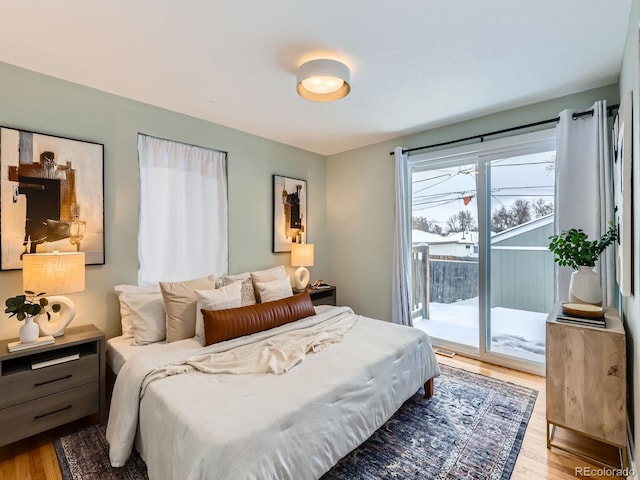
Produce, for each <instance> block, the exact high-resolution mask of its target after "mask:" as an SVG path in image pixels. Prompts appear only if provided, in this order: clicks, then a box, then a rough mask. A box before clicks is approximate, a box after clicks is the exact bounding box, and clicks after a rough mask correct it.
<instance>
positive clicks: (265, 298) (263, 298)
mask: <svg viewBox="0 0 640 480" xmlns="http://www.w3.org/2000/svg"><path fill="white" fill-rule="evenodd" d="M255 286H256V290H257V293H258V295H259V296H260V302H261V303H264V302H272V301H274V300H280V299H281V298H287V297H291V296H293V291H292V290H291V280H289V276H288V275H287V276H286V277H285V278H281V279H279V280H272V281H270V282H257V283H256V284H255Z"/></svg>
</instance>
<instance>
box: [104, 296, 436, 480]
mask: <svg viewBox="0 0 640 480" xmlns="http://www.w3.org/2000/svg"><path fill="white" fill-rule="evenodd" d="M336 316H338V317H351V316H353V312H351V310H350V309H347V308H332V309H329V310H328V311H326V312H323V313H320V314H318V315H316V316H313V317H309V318H307V319H303V320H299V321H297V322H293V323H291V324H288V325H283V326H282V327H278V328H275V329H272V330H269V331H267V332H260V333H257V334H254V335H250V336H247V337H242V338H239V339H234V340H230V341H227V342H223V343H219V344H215V345H212V346H210V347H205V348H201V347H200V348H194V347H193V344H192V343H191V342H175V343H170V344H168V345H167V348H166V349H164V348H163V349H162V350H161V351H156V352H153V353H152V354H150V355H146V354H139V355H136V356H135V357H133V358H132V359H130V360H129V361H128V362H127V363H126V364H125V365H124V367H123V368H122V370H121V371H120V373H119V374H118V377H117V381H116V384H115V387H114V392H113V398H112V403H111V411H110V415H109V423H108V426H107V440H108V441H109V444H110V458H111V463H112V465H114V466H121V465H123V464H124V463H125V462H126V460H127V458H128V457H129V455H130V453H131V450H132V447H133V443H134V439H136V432H137V448H138V450H139V451H140V453H141V455H142V457H143V459H144V460H145V461H146V463H147V467H148V472H149V478H150V479H152V480H163V479H167V480H174V479H184V480H188V479H193V480H200V479H218V480H223V479H233V480H241V479H260V480H267V479H278V480H280V479H292V480H305V479H317V478H319V477H320V476H321V475H322V474H323V473H325V472H326V471H328V470H329V469H330V468H331V467H332V466H333V465H334V464H335V463H336V462H337V461H338V460H339V459H340V458H342V457H343V456H344V455H346V454H347V453H348V452H349V451H351V450H352V449H353V448H355V447H356V446H358V445H359V444H360V443H362V442H363V441H364V440H366V439H367V438H368V437H369V436H370V435H371V434H372V433H373V432H374V431H375V430H376V429H377V428H378V427H380V426H381V425H382V424H383V423H384V422H385V421H386V420H387V419H388V418H389V417H390V416H391V415H392V414H393V413H394V412H395V411H396V410H397V409H398V408H399V407H400V405H401V404H402V403H403V402H404V401H405V400H406V399H407V398H409V397H410V396H411V395H412V394H414V393H415V391H416V390H417V389H418V388H419V387H420V386H421V385H422V384H423V383H424V382H425V381H426V380H428V379H429V378H432V377H434V376H436V375H438V374H439V369H438V364H437V362H436V360H435V357H434V355H433V351H432V349H431V344H430V342H429V339H428V337H427V336H426V334H424V333H423V332H421V331H419V330H417V329H413V328H409V327H400V326H397V325H392V324H390V323H387V322H381V321H378V320H373V319H369V318H366V317H359V319H358V321H357V322H356V323H355V324H354V325H353V327H352V328H351V329H350V331H349V332H348V333H347V334H346V335H345V336H344V338H343V339H342V341H340V342H339V343H335V344H333V345H331V346H329V347H328V348H325V349H323V350H322V351H321V352H319V353H316V354H312V355H307V356H306V357H305V358H304V359H303V361H301V363H298V364H297V366H295V368H292V369H291V370H290V371H288V372H287V373H285V374H282V375H274V374H264V373H261V374H245V375H235V374H215V375H212V374H206V373H202V372H199V371H194V372H190V373H189V372H186V373H182V374H179V375H171V376H167V377H165V378H162V379H160V380H158V381H154V382H151V383H149V384H148V386H147V388H146V390H145V393H144V395H143V396H142V398H141V399H140V398H139V397H140V392H141V386H142V384H143V382H144V380H145V377H146V376H147V374H148V373H149V372H152V371H157V369H158V368H161V367H164V366H166V365H168V364H181V363H184V362H185V360H187V359H189V358H191V357H194V356H196V355H197V356H199V357H201V356H202V355H207V354H213V353H217V352H223V351H229V350H230V349H232V348H236V347H241V346H243V345H249V344H251V343H255V342H261V341H264V340H265V339H266V338H269V337H273V336H274V335H279V334H282V333H284V332H291V331H294V330H298V329H301V328H307V327H314V326H315V325H320V324H322V323H323V322H327V321H331V319H334V321H335V319H336Z"/></svg>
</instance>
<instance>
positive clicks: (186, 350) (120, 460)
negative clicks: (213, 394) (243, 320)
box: [106, 307, 357, 467]
mask: <svg viewBox="0 0 640 480" xmlns="http://www.w3.org/2000/svg"><path fill="white" fill-rule="evenodd" d="M345 317H351V318H353V323H352V324H351V327H353V326H354V325H355V324H356V320H355V319H356V318H357V317H356V316H355V314H354V313H353V311H352V310H351V309H350V308H348V307H340V308H335V309H331V310H329V311H325V312H323V313H319V314H318V315H315V316H313V317H308V318H304V319H302V320H298V321H295V322H292V323H288V324H286V325H282V326H280V327H277V328H273V329H271V330H266V331H264V332H258V333H254V334H253V335H247V336H245V337H240V338H235V339H233V340H228V341H226V342H221V343H215V344H213V345H209V346H208V347H204V348H202V347H198V348H197V349H194V348H193V346H192V343H189V344H185V342H184V341H178V342H171V343H168V344H167V345H166V349H165V348H163V349H162V350H160V351H158V352H155V353H154V354H153V355H145V354H144V352H143V353H140V354H138V355H136V356H134V357H132V358H131V359H130V360H128V361H127V363H125V364H124V366H123V367H122V369H121V370H120V372H119V373H118V376H117V378H116V383H115V385H114V388H113V394H112V397H111V408H110V411H109V419H108V423H107V434H106V436H107V441H108V442H109V458H110V460H111V465H112V466H114V467H121V466H123V465H124V464H125V463H126V461H127V459H128V458H129V456H130V455H131V451H132V449H133V444H134V440H135V435H136V430H137V427H138V413H139V409H140V401H141V400H140V398H141V393H142V386H143V384H145V385H146V386H148V384H149V382H146V383H145V379H146V378H147V376H148V375H149V373H150V372H155V371H161V370H162V369H163V367H166V366H168V365H177V364H181V363H182V364H184V363H185V362H186V361H187V360H188V359H191V358H193V357H194V354H195V353H196V352H199V353H200V355H198V357H199V358H201V357H203V356H206V355H210V354H216V353H220V352H225V353H228V352H232V351H233V349H235V348H238V347H242V346H243V345H246V346H250V345H251V344H253V343H256V342H262V341H263V340H266V339H270V338H272V337H274V336H275V335H279V334H285V333H287V332H294V331H296V330H300V329H305V328H310V327H311V328H313V327H315V326H317V328H318V329H322V328H324V327H323V324H324V323H325V322H327V321H329V322H331V321H339V320H342V319H345ZM349 329H350V327H348V326H347V328H346V330H345V332H344V333H346V331H348V330H349ZM344 333H343V336H344ZM337 341H339V340H337ZM313 343H314V342H312V344H313ZM322 343H323V342H320V344H322ZM328 344H330V343H328ZM293 362H295V359H294V360H293ZM164 376H166V375H164Z"/></svg>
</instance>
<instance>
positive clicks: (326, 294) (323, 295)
mask: <svg viewBox="0 0 640 480" xmlns="http://www.w3.org/2000/svg"><path fill="white" fill-rule="evenodd" d="M303 291H304V290H294V293H300V292H303ZM306 291H307V292H309V296H311V301H312V302H313V304H314V305H336V287H334V286H331V287H329V288H318V289H313V288H307V289H306Z"/></svg>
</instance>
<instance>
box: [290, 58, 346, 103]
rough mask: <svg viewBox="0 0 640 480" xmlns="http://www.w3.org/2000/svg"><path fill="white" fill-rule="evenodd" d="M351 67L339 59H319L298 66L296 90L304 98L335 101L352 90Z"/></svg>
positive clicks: (317, 100) (315, 100) (316, 100)
mask: <svg viewBox="0 0 640 480" xmlns="http://www.w3.org/2000/svg"><path fill="white" fill-rule="evenodd" d="M349 82H351V72H350V71H349V67H347V66H346V65H345V64H344V63H341V62H338V61H337V60H329V59H318V60H311V61H309V62H307V63H303V64H302V65H300V67H299V68H298V86H297V87H296V90H297V91H298V94H299V95H300V96H301V97H302V98H306V99H307V100H313V101H314V102H333V101H335V100H340V99H341V98H344V97H346V96H347V95H348V94H349V92H350V91H351V86H350V85H349Z"/></svg>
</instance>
